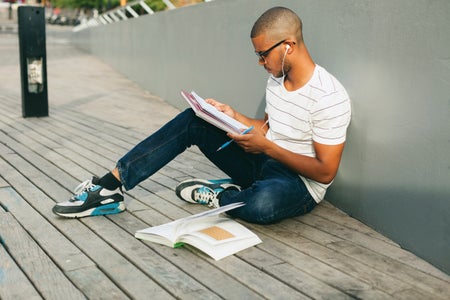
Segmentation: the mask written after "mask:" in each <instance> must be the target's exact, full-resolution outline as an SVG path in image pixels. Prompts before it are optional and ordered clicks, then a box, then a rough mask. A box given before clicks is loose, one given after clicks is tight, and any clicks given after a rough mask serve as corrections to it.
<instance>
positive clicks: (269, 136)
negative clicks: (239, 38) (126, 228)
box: [53, 7, 350, 224]
mask: <svg viewBox="0 0 450 300" xmlns="http://www.w3.org/2000/svg"><path fill="white" fill-rule="evenodd" d="M251 41H252V43H253V47H254V49H255V52H256V54H257V56H258V63H259V64H260V65H261V66H263V67H264V68H265V69H266V70H267V72H269V73H270V74H271V76H270V78H269V80H268V82H267V88H266V110H265V111H266V114H265V117H264V119H252V118H249V117H247V116H244V115H243V114H241V113H239V112H237V111H235V110H234V109H233V108H231V107H230V106H228V105H225V104H222V103H220V102H217V101H215V100H213V99H208V100H207V101H208V102H209V103H210V104H212V105H213V106H215V107H216V108H217V109H218V110H220V111H222V112H224V113H226V114H227V115H229V116H231V117H233V118H234V119H236V120H238V121H240V122H242V123H243V124H245V125H247V126H251V125H253V126H254V129H253V130H252V131H250V132H249V133H247V134H244V135H239V134H232V133H225V132H223V131H222V130H220V129H218V128H216V127H214V126H213V125H211V124H209V123H207V122H205V121H203V120H202V119H199V118H198V117H196V116H195V114H194V113H193V111H192V110H191V109H187V110H185V111H184V112H182V113H180V114H179V115H178V116H177V117H175V118H174V119H173V120H171V121H170V122H169V123H167V124H166V125H164V126H163V127H162V128H161V129H159V130H158V131H157V132H155V133H154V134H152V135H151V136H149V137H148V138H146V139H145V140H143V141H142V142H141V143H139V144H138V145H136V146H135V147H134V148H133V149H132V150H131V151H130V152H128V153H127V154H126V155H125V156H124V157H122V158H121V159H120V160H119V161H118V162H117V165H116V167H115V168H114V169H113V170H112V171H111V172H109V173H108V174H106V175H105V176H103V177H102V178H100V179H98V178H96V177H94V178H93V179H92V180H88V181H86V182H84V183H82V184H81V185H80V186H79V187H78V189H77V190H76V192H75V195H74V196H73V197H72V198H71V199H70V200H69V201H67V202H63V203H58V204H56V205H55V207H54V208H53V212H54V213H56V214H58V215H61V216H65V217H84V216H91V215H103V214H110V213H118V212H121V211H123V210H124V209H125V206H124V204H123V193H122V186H123V187H124V188H125V189H126V190H129V189H132V188H133V187H135V186H136V185H137V184H139V183H140V182H141V181H143V180H145V179H147V178H148V177H149V176H151V175H152V174H154V173H155V172H157V171H158V170H159V169H160V168H162V167H163V166H164V165H166V164H167V163H168V162H170V161H171V160H172V159H173V158H175V157H176V156H177V155H178V154H180V153H182V152H183V151H184V150H185V149H186V148H187V147H190V146H191V145H197V146H198V147H199V149H200V150H201V151H202V152H203V153H204V155H205V156H206V157H207V158H208V159H209V160H211V161H212V162H213V163H214V164H215V165H216V166H217V167H219V168H220V169H221V170H223V171H224V172H225V173H226V174H227V175H228V176H230V178H231V179H232V182H231V181H228V182H227V181H212V180H201V179H190V180H186V181H184V182H182V183H180V184H179V185H178V186H177V188H176V193H177V195H178V196H179V197H180V198H181V199H183V200H185V201H188V202H192V203H200V204H207V205H209V206H212V207H218V206H223V205H227V204H230V203H234V202H245V204H246V205H244V206H242V207H239V208H237V209H234V210H231V211H229V213H228V214H229V215H231V216H233V217H237V218H241V219H243V220H245V221H248V222H254V223H260V224H269V223H274V222H278V221H280V220H283V219H285V218H289V217H294V216H298V215H301V214H305V213H307V212H309V211H311V210H312V209H313V208H314V207H315V206H316V205H317V203H319V202H320V201H321V200H322V199H323V198H324V195H325V192H326V189H327V187H328V186H329V185H330V184H331V182H332V181H333V178H334V177H335V175H336V172H337V170H338V167H339V163H340V160H341V155H342V152H343V149H344V143H345V137H346V129H347V126H348V124H349V122H350V100H349V97H348V95H347V93H346V91H345V89H344V88H343V86H342V85H341V84H340V83H339V82H338V81H337V80H336V79H335V78H334V77H333V76H332V75H331V74H329V73H328V72H327V71H326V70H325V69H324V68H322V67H320V66H318V65H316V64H315V63H314V61H313V60H312V58H311V56H310V55H309V53H308V50H307V48H306V45H305V43H304V41H303V36H302V23H301V20H300V18H299V17H298V16H297V15H296V14H295V13H294V12H293V11H291V10H289V9H287V8H283V7H274V8H271V9H269V10H267V11H266V12H265V13H264V14H262V15H261V17H259V18H258V20H257V21H256V22H255V24H254V26H253V28H252V31H251ZM230 138H231V139H233V140H234V143H232V144H230V145H229V146H228V147H226V148H224V149H223V150H220V151H216V150H217V148H218V147H219V146H220V145H222V144H223V143H224V142H226V141H227V140H229V139H230Z"/></svg>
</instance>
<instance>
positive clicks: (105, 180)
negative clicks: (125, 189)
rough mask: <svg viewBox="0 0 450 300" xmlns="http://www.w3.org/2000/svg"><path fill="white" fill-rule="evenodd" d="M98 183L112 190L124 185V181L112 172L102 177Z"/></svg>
mask: <svg viewBox="0 0 450 300" xmlns="http://www.w3.org/2000/svg"><path fill="white" fill-rule="evenodd" d="M98 184H99V185H101V186H102V187H104V188H105V189H107V190H110V191H113V190H115V189H117V188H119V187H121V186H122V183H121V182H120V181H119V180H118V179H117V178H116V177H115V176H114V175H113V174H112V173H111V172H109V173H106V174H105V176H103V177H102V178H100V180H99V182H98Z"/></svg>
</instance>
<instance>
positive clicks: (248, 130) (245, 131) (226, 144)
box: [216, 126, 253, 152]
mask: <svg viewBox="0 0 450 300" xmlns="http://www.w3.org/2000/svg"><path fill="white" fill-rule="evenodd" d="M252 129H253V126H250V127H249V128H247V129H245V130H244V131H243V132H242V133H241V134H246V133H249V132H250V130H252ZM232 142H233V140H229V141H228V142H226V143H225V144H223V145H222V146H220V147H219V148H218V149H217V150H216V152H217V151H220V150H222V149H223V148H225V147H226V146H228V145H229V144H231V143H232Z"/></svg>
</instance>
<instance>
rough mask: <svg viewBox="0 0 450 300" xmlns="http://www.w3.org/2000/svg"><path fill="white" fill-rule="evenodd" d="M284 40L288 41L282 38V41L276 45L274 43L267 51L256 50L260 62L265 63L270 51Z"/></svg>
mask: <svg viewBox="0 0 450 300" xmlns="http://www.w3.org/2000/svg"><path fill="white" fill-rule="evenodd" d="M284 42H286V40H282V41H280V42H278V43H276V44H275V45H273V46H272V47H270V48H269V49H267V50H266V51H259V52H256V51H255V54H256V55H257V56H258V62H259V63H261V64H265V63H266V57H267V55H269V53H270V51H272V50H273V49H275V48H276V47H278V46H280V45H281V44H283V43H284Z"/></svg>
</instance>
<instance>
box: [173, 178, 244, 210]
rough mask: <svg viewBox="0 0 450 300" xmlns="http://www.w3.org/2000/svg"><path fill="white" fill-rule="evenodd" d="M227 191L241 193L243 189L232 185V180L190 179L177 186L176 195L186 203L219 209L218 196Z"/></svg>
mask: <svg viewBox="0 0 450 300" xmlns="http://www.w3.org/2000/svg"><path fill="white" fill-rule="evenodd" d="M225 189H235V190H238V191H240V190H241V187H240V186H238V185H235V184H233V183H231V180H230V179H220V180H204V179H188V180H185V181H183V182H180V183H179V184H178V185H177V187H176V188H175V193H176V194H177V196H178V197H179V198H180V199H182V200H184V201H186V202H190V203H199V204H203V205H208V206H209V207H214V208H217V207H220V205H219V198H218V196H219V194H220V193H221V192H223V191H224V190H225Z"/></svg>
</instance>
